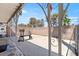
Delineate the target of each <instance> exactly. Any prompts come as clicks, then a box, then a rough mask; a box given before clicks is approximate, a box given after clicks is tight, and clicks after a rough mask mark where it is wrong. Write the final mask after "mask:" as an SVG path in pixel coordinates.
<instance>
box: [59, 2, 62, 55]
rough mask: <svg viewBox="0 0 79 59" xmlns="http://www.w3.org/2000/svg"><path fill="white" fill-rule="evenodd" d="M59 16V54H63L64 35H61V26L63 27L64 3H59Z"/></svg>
mask: <svg viewBox="0 0 79 59" xmlns="http://www.w3.org/2000/svg"><path fill="white" fill-rule="evenodd" d="M58 10H59V17H58V23H59V25H58V55H59V56H61V55H62V37H61V34H62V33H61V28H62V19H63V3H59V4H58Z"/></svg>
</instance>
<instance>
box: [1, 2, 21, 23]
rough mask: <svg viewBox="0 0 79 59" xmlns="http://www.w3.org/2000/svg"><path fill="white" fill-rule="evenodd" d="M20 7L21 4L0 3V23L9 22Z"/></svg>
mask: <svg viewBox="0 0 79 59" xmlns="http://www.w3.org/2000/svg"><path fill="white" fill-rule="evenodd" d="M21 6H22V4H21V3H0V22H4V23H6V22H9V21H10V20H11V18H12V17H13V16H14V15H15V14H16V13H17V11H18V10H19V9H20V7H21Z"/></svg>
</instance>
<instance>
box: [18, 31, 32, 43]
mask: <svg viewBox="0 0 79 59" xmlns="http://www.w3.org/2000/svg"><path fill="white" fill-rule="evenodd" d="M24 36H29V39H32V36H31V32H30V31H29V32H28V33H27V34H26V35H24V30H20V36H19V40H18V42H20V41H23V42H24Z"/></svg>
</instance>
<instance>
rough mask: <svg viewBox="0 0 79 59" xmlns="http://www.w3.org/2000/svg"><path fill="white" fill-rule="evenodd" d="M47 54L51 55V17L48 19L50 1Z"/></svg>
mask: <svg viewBox="0 0 79 59" xmlns="http://www.w3.org/2000/svg"><path fill="white" fill-rule="evenodd" d="M48 55H49V56H51V19H50V3H48Z"/></svg>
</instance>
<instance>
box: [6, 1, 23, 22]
mask: <svg viewBox="0 0 79 59" xmlns="http://www.w3.org/2000/svg"><path fill="white" fill-rule="evenodd" d="M22 5H23V3H20V6H18V8H17V9H16V10H15V11H14V13H13V14H12V15H11V17H10V18H9V20H8V21H7V23H8V22H9V21H10V20H11V19H12V17H14V16H15V14H16V13H17V12H18V10H20V8H21V7H22Z"/></svg>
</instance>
